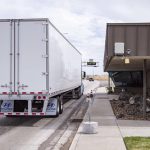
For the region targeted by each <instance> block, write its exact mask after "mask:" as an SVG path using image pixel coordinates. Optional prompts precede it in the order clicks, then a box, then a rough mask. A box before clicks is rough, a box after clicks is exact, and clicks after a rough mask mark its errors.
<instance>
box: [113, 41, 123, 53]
mask: <svg viewBox="0 0 150 150" xmlns="http://www.w3.org/2000/svg"><path fill="white" fill-rule="evenodd" d="M123 54H124V43H122V42H115V55H123Z"/></svg>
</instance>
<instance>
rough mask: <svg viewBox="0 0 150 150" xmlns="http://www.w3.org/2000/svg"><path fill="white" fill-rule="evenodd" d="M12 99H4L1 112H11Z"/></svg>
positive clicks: (12, 107)
mask: <svg viewBox="0 0 150 150" xmlns="http://www.w3.org/2000/svg"><path fill="white" fill-rule="evenodd" d="M13 110H14V101H10V100H6V101H3V103H2V105H1V112H13Z"/></svg>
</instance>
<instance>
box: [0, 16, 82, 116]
mask: <svg viewBox="0 0 150 150" xmlns="http://www.w3.org/2000/svg"><path fill="white" fill-rule="evenodd" d="M81 62H82V60H81V53H80V52H79V51H78V50H77V49H76V48H75V47H74V46H73V45H72V44H71V43H70V42H69V41H68V40H67V38H65V37H64V35H63V34H62V33H61V32H60V31H59V30H58V29H57V28H56V27H55V26H54V25H53V24H52V23H51V22H50V21H49V19H47V18H39V19H37V18H36V19H1V20H0V70H1V71H0V115H5V116H59V114H61V113H62V112H63V104H64V102H63V100H64V98H63V97H64V95H66V94H70V95H71V97H72V98H77V99H78V98H79V97H81V95H82V93H83V84H82V68H81Z"/></svg>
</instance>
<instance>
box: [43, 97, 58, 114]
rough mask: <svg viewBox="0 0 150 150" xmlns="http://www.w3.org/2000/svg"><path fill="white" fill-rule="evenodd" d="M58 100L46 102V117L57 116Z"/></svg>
mask: <svg viewBox="0 0 150 150" xmlns="http://www.w3.org/2000/svg"><path fill="white" fill-rule="evenodd" d="M57 105H58V100H57V99H56V98H51V99H50V100H49V102H48V105H47V109H46V115H50V116H55V115H56V114H57Z"/></svg>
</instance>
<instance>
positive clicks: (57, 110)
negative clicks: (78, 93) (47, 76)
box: [54, 98, 59, 117]
mask: <svg viewBox="0 0 150 150" xmlns="http://www.w3.org/2000/svg"><path fill="white" fill-rule="evenodd" d="M58 116H59V99H58V98H57V108H56V115H55V116H54V117H58Z"/></svg>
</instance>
